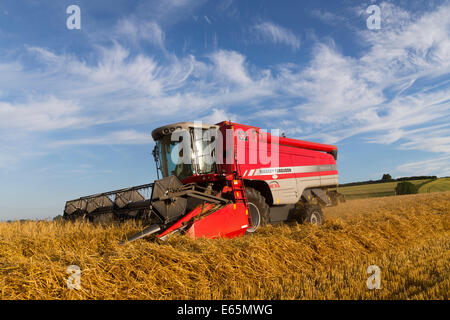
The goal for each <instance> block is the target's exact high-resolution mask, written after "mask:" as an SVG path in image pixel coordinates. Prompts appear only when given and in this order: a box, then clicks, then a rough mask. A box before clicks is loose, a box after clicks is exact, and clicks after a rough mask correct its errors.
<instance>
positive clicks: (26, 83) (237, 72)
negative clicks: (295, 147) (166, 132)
mask: <svg viewBox="0 0 450 320" xmlns="http://www.w3.org/2000/svg"><path fill="white" fill-rule="evenodd" d="M174 5H176V4H174ZM383 8H384V9H383ZM382 10H386V12H385V14H389V13H388V10H390V11H391V12H396V11H395V10H400V9H396V7H393V6H390V5H385V4H382ZM449 14H450V6H442V7H439V8H438V9H436V10H435V11H433V12H427V13H424V14H423V15H422V16H414V17H412V16H410V15H408V14H405V13H402V14H401V17H402V19H401V23H399V25H396V24H395V20H394V19H392V21H390V20H388V21H390V22H389V24H388V25H389V28H387V27H386V28H384V29H383V27H382V29H381V30H378V31H377V32H372V31H364V32H361V34H360V36H361V39H362V41H364V45H365V46H366V47H367V49H366V50H365V51H364V52H362V53H361V54H360V55H359V56H353V57H349V56H346V55H344V54H343V53H342V52H340V51H339V50H338V49H337V48H336V47H335V46H334V44H333V43H328V44H324V43H317V44H316V46H315V49H314V50H313V55H312V59H311V61H310V62H309V63H308V64H307V65H306V66H300V65H296V64H294V63H291V64H284V65H278V66H273V67H270V68H269V67H267V68H265V69H264V68H260V67H256V66H255V65H253V64H251V62H250V61H249V59H248V58H247V57H246V56H245V55H243V54H241V53H239V52H236V51H231V50H217V51H213V52H211V53H210V54H208V55H206V56H205V57H195V56H192V55H188V56H184V57H177V56H175V55H174V54H167V55H166V56H165V59H163V60H161V59H159V60H158V59H156V58H155V57H153V56H149V55H146V54H143V53H137V54H136V53H134V52H133V51H132V50H131V49H127V48H125V47H124V45H123V43H122V42H121V41H120V40H121V39H116V40H115V41H113V44H112V45H111V46H97V47H96V51H93V55H94V56H95V57H96V60H90V61H89V62H87V61H84V60H83V59H80V58H78V57H76V56H71V55H66V54H60V53H57V52H53V51H50V50H47V49H44V48H38V47H30V48H28V51H27V53H28V54H30V55H31V56H33V57H34V58H35V59H36V61H37V62H38V63H39V68H36V69H31V70H25V68H24V66H23V65H22V64H21V63H20V62H19V61H13V62H11V63H1V64H0V71H1V70H3V71H5V73H0V86H1V88H2V89H1V90H2V96H1V97H0V101H1V102H0V113H3V119H4V118H5V117H6V118H8V119H11V121H9V123H7V124H5V126H2V127H3V128H9V129H12V128H24V130H23V131H27V130H28V131H48V132H54V131H55V130H60V129H66V130H67V129H69V128H70V129H74V130H76V129H77V128H79V127H80V126H93V125H96V124H99V123H106V122H116V123H119V124H123V123H127V124H129V123H130V122H132V123H133V124H136V125H137V124H139V123H146V124H148V125H153V124H156V123H157V124H161V123H163V122H169V121H170V122H172V121H181V120H185V121H186V120H195V119H198V118H200V119H205V120H208V121H209V122H219V121H221V120H226V119H229V118H232V119H235V118H237V117H236V116H237V115H238V116H239V121H243V122H245V121H246V120H252V119H256V118H257V119H258V121H261V122H262V123H265V124H266V127H268V128H273V127H276V126H277V125H279V126H280V127H282V128H283V129H284V130H285V131H286V133H288V134H289V135H291V134H292V135H294V136H293V137H295V135H297V137H299V136H298V135H300V134H301V135H302V136H301V138H302V139H314V140H321V141H325V142H330V143H336V142H339V141H340V140H342V139H345V138H348V137H351V136H355V135H363V134H364V135H365V139H367V140H366V141H368V142H372V143H383V144H395V146H396V147H398V148H405V149H406V148H407V149H414V150H424V151H431V152H448V151H447V150H448V145H449V143H448V137H449V133H448V132H446V128H444V127H436V126H439V125H441V124H443V123H445V121H447V123H448V120H449V119H450V103H449V101H450V100H449V99H450V94H449V93H450V91H449V86H450V83H449V82H448V81H447V82H445V81H442V78H443V76H444V77H445V76H446V75H448V73H449V68H450V67H449V63H450V56H449V54H450V36H449V30H450V26H449V24H450V22H449V21H448V19H447V17H448V16H449ZM121 23H122V25H123V27H124V28H123V30H124V32H125V34H129V35H130V37H135V39H136V41H137V42H140V41H150V42H152V43H154V44H156V45H158V44H160V45H161V44H163V41H164V32H163V31H162V30H161V28H160V27H159V26H160V23H159V22H158V24H157V25H156V24H155V25H152V26H150V27H149V28H150V30H151V31H152V33H151V34H152V35H151V36H148V37H147V38H145V37H146V36H147V35H146V34H145V32H144V31H142V30H144V29H145V28H144V27H145V25H142V26H141V27H142V28H144V29H142V30H140V29H138V27H137V25H136V24H135V23H134V22H133V20H131V19H129V20H123V21H122V22H121ZM119 25H120V24H119ZM156 26H158V27H156ZM147 27H148V26H147ZM158 28H159V29H158ZM158 30H159V31H158ZM255 30H256V29H255ZM257 30H258V35H259V36H260V39H264V40H265V41H270V42H272V43H279V44H284V45H289V46H291V47H293V48H297V49H298V48H299V46H300V41H299V39H298V37H297V36H295V35H294V34H293V33H292V32H290V31H289V30H287V29H285V28H282V27H279V26H277V25H274V24H272V23H261V24H259V25H258V28H257ZM369 32H372V33H369ZM158 34H159V35H158ZM137 51H138V52H140V51H139V50H137ZM5 74H6V75H7V76H5ZM21 88H27V92H25V90H23V89H21ZM11 92H14V93H17V92H19V93H22V96H25V97H27V99H25V100H26V101H25V102H24V101H11V100H6V98H5V97H8V95H9V94H10V93H11ZM35 92H38V93H39V95H36V94H31V93H35ZM42 97H47V98H42ZM265 108H269V109H270V110H266V109H265ZM280 115H281V116H280ZM287 118H288V119H287ZM3 121H4V122H5V123H6V121H5V120H3ZM427 128H429V129H427ZM419 129H420V130H419ZM5 130H6V129H5ZM111 135H112V134H111ZM111 135H106V136H102V135H100V136H99V137H92V138H89V139H75V140H73V142H72V144H94V143H97V144H103V143H106V142H107V141H109V142H108V143H111V141H112V140H115V141H117V142H118V143H126V141H144V140H141V138H142V137H138V136H135V138H134V139H128V140H127V139H125V138H123V137H122V138H121V137H119V136H111ZM128 136H133V134H131V133H130V132H128ZM111 138H113V139H112V140H111ZM130 143H132V142H130ZM70 144H71V142H70V141H63V142H61V141H60V142H58V143H56V144H54V145H53V146H54V147H57V146H63V145H70Z"/></svg>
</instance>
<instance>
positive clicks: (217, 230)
mask: <svg viewBox="0 0 450 320" xmlns="http://www.w3.org/2000/svg"><path fill="white" fill-rule="evenodd" d="M213 207H214V205H213V204H211V203H206V204H205V205H204V206H203V207H201V206H200V207H197V208H195V209H194V210H192V211H191V212H189V213H188V214H186V215H185V216H183V217H182V218H181V219H180V220H178V221H177V222H175V223H174V224H173V225H172V226H171V227H169V228H167V229H166V230H164V232H162V233H161V234H159V235H158V238H162V237H164V236H166V235H168V234H170V233H171V232H173V231H175V230H177V229H179V228H181V227H182V226H183V225H184V224H185V223H189V222H190V221H191V220H192V219H195V217H196V216H198V215H199V214H200V213H201V212H202V211H203V212H207V211H208V210H210V209H212V208H213ZM246 212H247V209H246V208H245V205H244V204H242V203H236V204H229V205H226V206H225V207H223V208H220V209H219V210H217V211H215V212H213V213H210V214H208V215H207V216H205V217H202V218H200V219H199V220H197V221H194V222H193V223H192V225H191V227H190V228H189V229H188V231H187V234H188V235H189V236H191V237H192V238H201V237H206V238H211V239H213V238H218V237H226V238H233V237H236V236H241V235H244V234H245V231H246V230H247V228H248V216H247V214H246Z"/></svg>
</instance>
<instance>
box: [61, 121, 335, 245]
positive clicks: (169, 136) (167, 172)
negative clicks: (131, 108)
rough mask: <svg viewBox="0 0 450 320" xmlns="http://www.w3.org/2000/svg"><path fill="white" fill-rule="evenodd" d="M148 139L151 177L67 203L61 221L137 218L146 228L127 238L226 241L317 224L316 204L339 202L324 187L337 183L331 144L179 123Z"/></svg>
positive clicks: (230, 126) (226, 125) (228, 125)
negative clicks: (290, 224) (179, 236)
mask: <svg viewBox="0 0 450 320" xmlns="http://www.w3.org/2000/svg"><path fill="white" fill-rule="evenodd" d="M152 136H153V139H154V140H155V141H156V146H155V149H154V150H153V156H154V158H155V162H156V166H157V172H158V180H156V181H155V182H154V183H151V184H146V185H141V186H136V187H131V188H126V189H121V190H116V191H111V192H105V193H101V194H95V195H91V196H87V197H81V198H79V199H75V200H71V201H68V202H67V203H66V206H65V210H64V214H63V217H64V219H66V220H78V219H83V220H89V221H93V222H108V221H113V220H114V221H117V220H120V221H123V220H126V219H136V220H142V221H143V222H144V223H145V224H146V225H148V227H147V228H146V229H144V231H142V232H140V233H138V234H136V235H134V236H132V237H130V238H128V241H134V240H137V239H139V238H142V237H145V236H148V235H152V234H153V235H155V236H156V237H158V238H160V239H166V237H167V236H169V235H170V234H173V233H177V232H183V233H187V234H188V235H190V236H192V237H194V238H197V237H207V238H216V237H228V238H232V237H235V236H240V235H244V234H245V233H253V232H255V231H256V230H257V229H258V228H259V227H260V226H262V225H266V224H268V223H279V222H283V221H289V220H297V221H299V222H308V223H312V224H317V225H319V224H321V223H322V222H323V220H324V217H323V213H322V207H324V206H330V205H334V204H337V202H338V200H339V197H340V196H339V195H338V193H337V192H336V191H332V190H329V189H332V188H335V187H337V185H338V171H337V167H336V159H337V147H335V146H332V145H326V144H319V143H313V142H307V141H301V140H295V139H288V138H285V137H278V136H272V135H271V134H270V133H266V132H263V131H262V130H261V129H260V128H258V127H253V126H247V125H243V124H238V123H232V122H229V121H223V122H220V123H218V124H216V125H205V124H199V123H195V122H181V123H176V124H172V125H167V126H163V127H160V128H157V129H155V130H153V132H152ZM159 173H161V174H162V178H161V179H159Z"/></svg>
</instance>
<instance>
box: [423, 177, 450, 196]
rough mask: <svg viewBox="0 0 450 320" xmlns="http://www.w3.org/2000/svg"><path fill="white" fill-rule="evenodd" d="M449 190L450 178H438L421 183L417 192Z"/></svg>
mask: <svg viewBox="0 0 450 320" xmlns="http://www.w3.org/2000/svg"><path fill="white" fill-rule="evenodd" d="M448 190H450V178H440V179H437V180H434V181H431V182H429V183H427V184H424V185H422V186H421V187H420V188H419V193H431V192H443V191H448Z"/></svg>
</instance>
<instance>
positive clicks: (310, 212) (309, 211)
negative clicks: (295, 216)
mask: <svg viewBox="0 0 450 320" xmlns="http://www.w3.org/2000/svg"><path fill="white" fill-rule="evenodd" d="M324 220H325V219H324V216H323V212H322V208H321V207H320V206H319V205H317V204H305V206H304V207H303V209H302V212H301V215H300V222H301V223H309V224H312V225H316V226H320V225H321V224H323V222H324Z"/></svg>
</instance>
